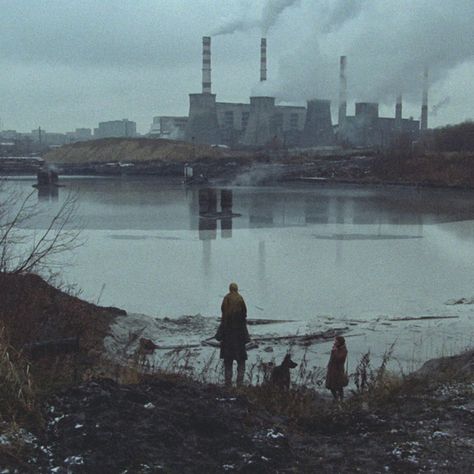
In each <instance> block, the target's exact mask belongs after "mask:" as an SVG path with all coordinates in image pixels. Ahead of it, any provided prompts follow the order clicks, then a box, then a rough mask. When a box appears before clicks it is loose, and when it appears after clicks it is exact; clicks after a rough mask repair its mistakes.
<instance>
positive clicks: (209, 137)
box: [150, 36, 428, 149]
mask: <svg viewBox="0 0 474 474" xmlns="http://www.w3.org/2000/svg"><path fill="white" fill-rule="evenodd" d="M266 61H267V42H266V39H265V38H262V39H261V43H260V81H266V80H267V62H266ZM346 67H347V59H346V57H345V56H341V58H340V71H339V81H340V86H339V105H338V123H337V124H336V125H333V123H332V117H331V103H330V101H329V100H326V99H324V98H312V99H309V100H308V101H307V104H306V106H289V105H278V104H277V102H276V100H277V98H275V97H266V96H255V97H250V101H249V103H233V102H220V101H217V100H216V94H214V93H213V92H212V81H211V38H210V37H209V36H205V37H203V39H202V90H201V92H200V93H192V94H189V114H188V117H155V119H154V121H153V124H152V127H151V131H150V135H151V136H160V137H162V138H172V139H184V140H186V141H188V142H192V143H203V144H211V145H212V144H224V145H228V146H230V147H232V148H248V149H260V148H264V147H270V148H274V147H276V148H291V147H303V148H312V147H321V146H334V145H344V146H356V147H387V146H390V145H391V144H392V143H394V142H395V141H396V140H397V139H398V138H399V137H400V136H401V135H403V136H405V137H408V139H409V140H411V141H414V140H417V139H418V138H419V136H420V133H422V132H423V131H424V130H426V129H427V128H428V114H427V110H428V72H427V71H425V75H424V85H423V96H422V102H423V104H422V113H421V117H422V118H421V123H420V121H418V120H413V119H412V118H409V119H404V118H402V98H401V95H398V97H397V101H396V106H395V113H394V116H393V117H380V116H379V105H378V104H377V103H371V102H357V103H356V104H355V113H354V115H353V116H348V115H347V78H346Z"/></svg>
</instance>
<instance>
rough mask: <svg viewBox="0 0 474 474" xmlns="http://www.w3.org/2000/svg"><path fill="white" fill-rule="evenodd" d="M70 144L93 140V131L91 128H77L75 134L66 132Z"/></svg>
mask: <svg viewBox="0 0 474 474" xmlns="http://www.w3.org/2000/svg"><path fill="white" fill-rule="evenodd" d="M66 136H67V137H68V140H69V142H83V141H86V140H92V138H93V137H92V129H90V128H76V130H75V131H74V132H66Z"/></svg>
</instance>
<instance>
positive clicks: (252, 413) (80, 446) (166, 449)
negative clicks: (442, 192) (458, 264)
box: [0, 276, 474, 473]
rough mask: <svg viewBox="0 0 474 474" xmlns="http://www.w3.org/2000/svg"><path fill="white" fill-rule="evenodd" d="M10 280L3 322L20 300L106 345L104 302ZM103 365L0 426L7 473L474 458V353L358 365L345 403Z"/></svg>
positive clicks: (371, 465) (445, 468) (450, 463)
mask: <svg viewBox="0 0 474 474" xmlns="http://www.w3.org/2000/svg"><path fill="white" fill-rule="evenodd" d="M11 278H12V280H11V282H15V285H13V286H9V287H8V289H9V291H11V294H9V295H7V294H6V293H4V292H2V295H5V301H6V302H7V303H6V306H5V308H10V310H9V311H6V310H5V308H4V309H3V311H2V317H6V318H7V319H5V321H7V320H8V318H10V320H11V318H12V317H13V314H14V313H15V308H17V310H18V312H17V313H16V315H17V317H18V318H19V321H20V322H21V321H23V325H24V326H26V322H27V321H28V325H29V324H33V323H34V325H36V326H35V327H36V328H37V329H38V330H40V329H41V331H43V332H41V331H40V334H42V335H46V334H48V335H52V334H56V335H70V334H74V331H77V330H78V329H80V330H82V331H84V334H90V335H91V336H90V338H85V339H84V341H89V342H88V343H87V344H89V345H88V347H90V349H89V351H90V350H97V348H100V347H102V341H103V337H104V336H105V334H107V333H108V328H109V325H110V321H111V320H112V319H113V318H114V316H113V315H111V314H110V313H111V310H110V309H103V308H98V307H96V306H94V305H90V304H88V303H85V302H82V301H80V300H79V299H77V298H72V297H70V296H68V295H65V294H63V293H61V292H58V291H57V290H54V289H53V288H51V287H49V285H47V284H46V283H45V282H43V281H42V280H39V279H38V277H34V276H21V277H20V276H14V277H11ZM6 281H7V280H5V279H4V280H2V291H3V290H6V289H7V287H6V286H5V285H6ZM11 282H10V284H11ZM112 313H113V311H112ZM24 318H27V319H24ZM111 318H112V319H111ZM20 322H17V326H12V327H18V328H19V327H20V326H21V325H20ZM55 327H56V329H55V330H54V331H56V332H53V333H50V332H48V331H47V330H46V329H47V328H49V330H53V329H54V328H55ZM70 331H72V332H70ZM25 334H28V331H26V333H25ZM99 342H100V343H99ZM48 361H49V365H48ZM57 361H58V356H57V355H54V356H52V358H49V359H46V360H45V361H43V362H44V365H45V366H46V368H47V367H48V366H49V368H50V369H51V370H50V371H49V372H48V370H46V369H45V367H43V371H41V376H42V377H43V380H42V382H44V381H45V379H48V378H49V381H52V380H53V379H54V378H55V377H57V376H58V373H57ZM89 362H90V363H92V361H91V360H90V361H89ZM97 363H99V362H97ZM100 363H101V364H102V366H101V367H100V366H99V365H97V366H95V367H92V368H93V369H100V371H102V373H103V377H102V378H100V379H99V378H93V379H89V380H82V381H81V379H85V378H87V377H90V376H91V375H92V377H94V373H98V372H99V370H97V371H96V372H94V370H93V371H92V374H91V372H83V373H82V374H79V379H78V381H77V382H74V381H73V380H71V379H68V381H67V383H65V384H63V387H62V388H57V387H56V386H54V384H52V385H53V386H52V387H50V389H49V391H47V392H46V393H43V394H42V396H40V395H38V396H37V401H36V403H37V411H38V416H39V421H37V422H36V423H34V424H31V422H29V423H26V424H24V425H23V426H24V427H23V428H20V427H19V426H18V425H15V424H12V423H10V424H7V423H3V424H1V435H0V466H1V467H2V469H4V471H3V472H15V469H16V472H21V473H23V472H34V473H37V472H38V473H41V472H44V473H46V472H48V473H49V472H57V473H67V472H70V473H94V472H100V473H109V472H110V473H116V472H129V473H132V472H133V473H149V472H167V473H168V472H172V473H174V472H176V473H185V472H190V473H194V472H196V473H198V472H199V473H200V472H259V473H260V472H272V473H273V472H338V473H353V472H358V471H359V472H367V473H379V472H399V473H401V472H403V473H405V472H440V473H448V472H453V471H456V472H459V473H468V472H471V466H472V464H473V463H474V454H473V453H474V450H473V449H472V448H473V447H474V428H473V426H474V423H473V421H474V404H473V395H474V383H473V381H474V351H471V352H467V353H465V354H463V355H461V356H456V357H451V358H445V359H440V360H437V361H430V362H429V363H427V364H425V366H424V367H423V369H422V370H420V371H419V372H418V373H416V374H414V375H412V376H409V377H406V378H399V377H394V376H391V375H390V374H388V373H387V372H385V371H381V372H378V373H376V374H375V376H374V374H372V375H371V374H365V375H366V376H367V380H366V382H367V383H366V384H365V385H364V386H363V387H362V386H360V387H359V389H358V390H355V393H354V394H352V395H351V396H350V397H347V401H346V402H344V403H343V404H342V405H335V404H333V403H332V402H330V401H327V400H326V399H322V398H321V397H320V396H319V395H318V394H317V393H316V392H314V391H312V390H307V389H304V388H303V387H297V388H295V389H293V390H290V391H289V392H280V391H275V390H274V389H272V388H271V387H269V386H268V385H263V386H259V387H255V386H253V387H252V386H247V387H244V388H242V389H240V390H230V391H228V390H226V389H224V388H222V387H220V386H216V385H213V384H208V383H199V382H196V381H194V380H192V379H190V378H189V377H186V376H183V375H173V374H169V373H163V372H159V373H157V374H154V375H146V376H143V375H142V374H141V373H140V372H139V371H137V370H136V368H137V367H131V368H130V367H129V368H128V369H127V370H125V369H124V368H123V367H122V368H120V367H117V366H115V365H109V366H107V365H106V364H105V365H104V364H103V363H104V361H103V360H102V361H101V362H100ZM54 365H56V369H54V367H53V366H54ZM33 367H34V362H33ZM53 369H54V370H53ZM363 377H364V374H363V373H361V374H359V381H362V380H363ZM118 381H120V382H121V383H118ZM36 382H40V381H39V380H37V381H36ZM3 416H4V413H2V417H3ZM19 419H20V418H19ZM20 420H21V419H20ZM22 423H23V422H22ZM20 426H21V425H20ZM5 469H7V470H9V471H5Z"/></svg>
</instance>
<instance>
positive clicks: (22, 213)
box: [0, 191, 81, 273]
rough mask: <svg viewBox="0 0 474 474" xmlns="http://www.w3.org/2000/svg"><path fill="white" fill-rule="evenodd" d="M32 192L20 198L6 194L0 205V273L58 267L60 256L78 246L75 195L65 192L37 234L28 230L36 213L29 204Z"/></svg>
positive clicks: (36, 209)
mask: <svg viewBox="0 0 474 474" xmlns="http://www.w3.org/2000/svg"><path fill="white" fill-rule="evenodd" d="M34 193H35V191H33V192H31V193H29V194H28V195H26V196H20V195H18V194H17V193H16V192H14V191H11V192H7V193H6V198H4V200H3V202H2V203H0V272H1V273H29V272H36V273H42V272H44V271H46V270H47V269H50V268H51V267H53V266H55V265H59V264H60V262H59V261H58V260H57V257H58V256H59V255H60V254H62V253H63V252H65V251H71V250H73V249H74V248H76V247H78V246H80V245H81V242H80V241H79V234H80V231H81V229H80V228H78V226H77V219H76V216H77V196H76V195H74V194H72V193H69V194H68V195H67V196H66V198H65V199H64V201H63V203H62V204H61V206H60V208H59V209H58V211H57V212H56V214H55V215H54V216H53V217H52V218H51V220H50V221H49V223H48V226H47V227H46V229H43V230H41V231H40V232H39V233H38V234H37V233H36V232H32V231H29V230H28V229H29V228H31V226H32V223H33V222H34V219H35V218H36V217H37V216H38V215H39V214H40V212H39V208H38V206H37V204H36V203H34V202H33V196H34ZM74 224H75V225H74ZM32 234H33V235H32Z"/></svg>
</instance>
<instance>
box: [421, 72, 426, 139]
mask: <svg viewBox="0 0 474 474" xmlns="http://www.w3.org/2000/svg"><path fill="white" fill-rule="evenodd" d="M427 129H428V68H427V67H425V71H424V73H423V98H422V103H421V122H420V130H421V131H424V130H427Z"/></svg>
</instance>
